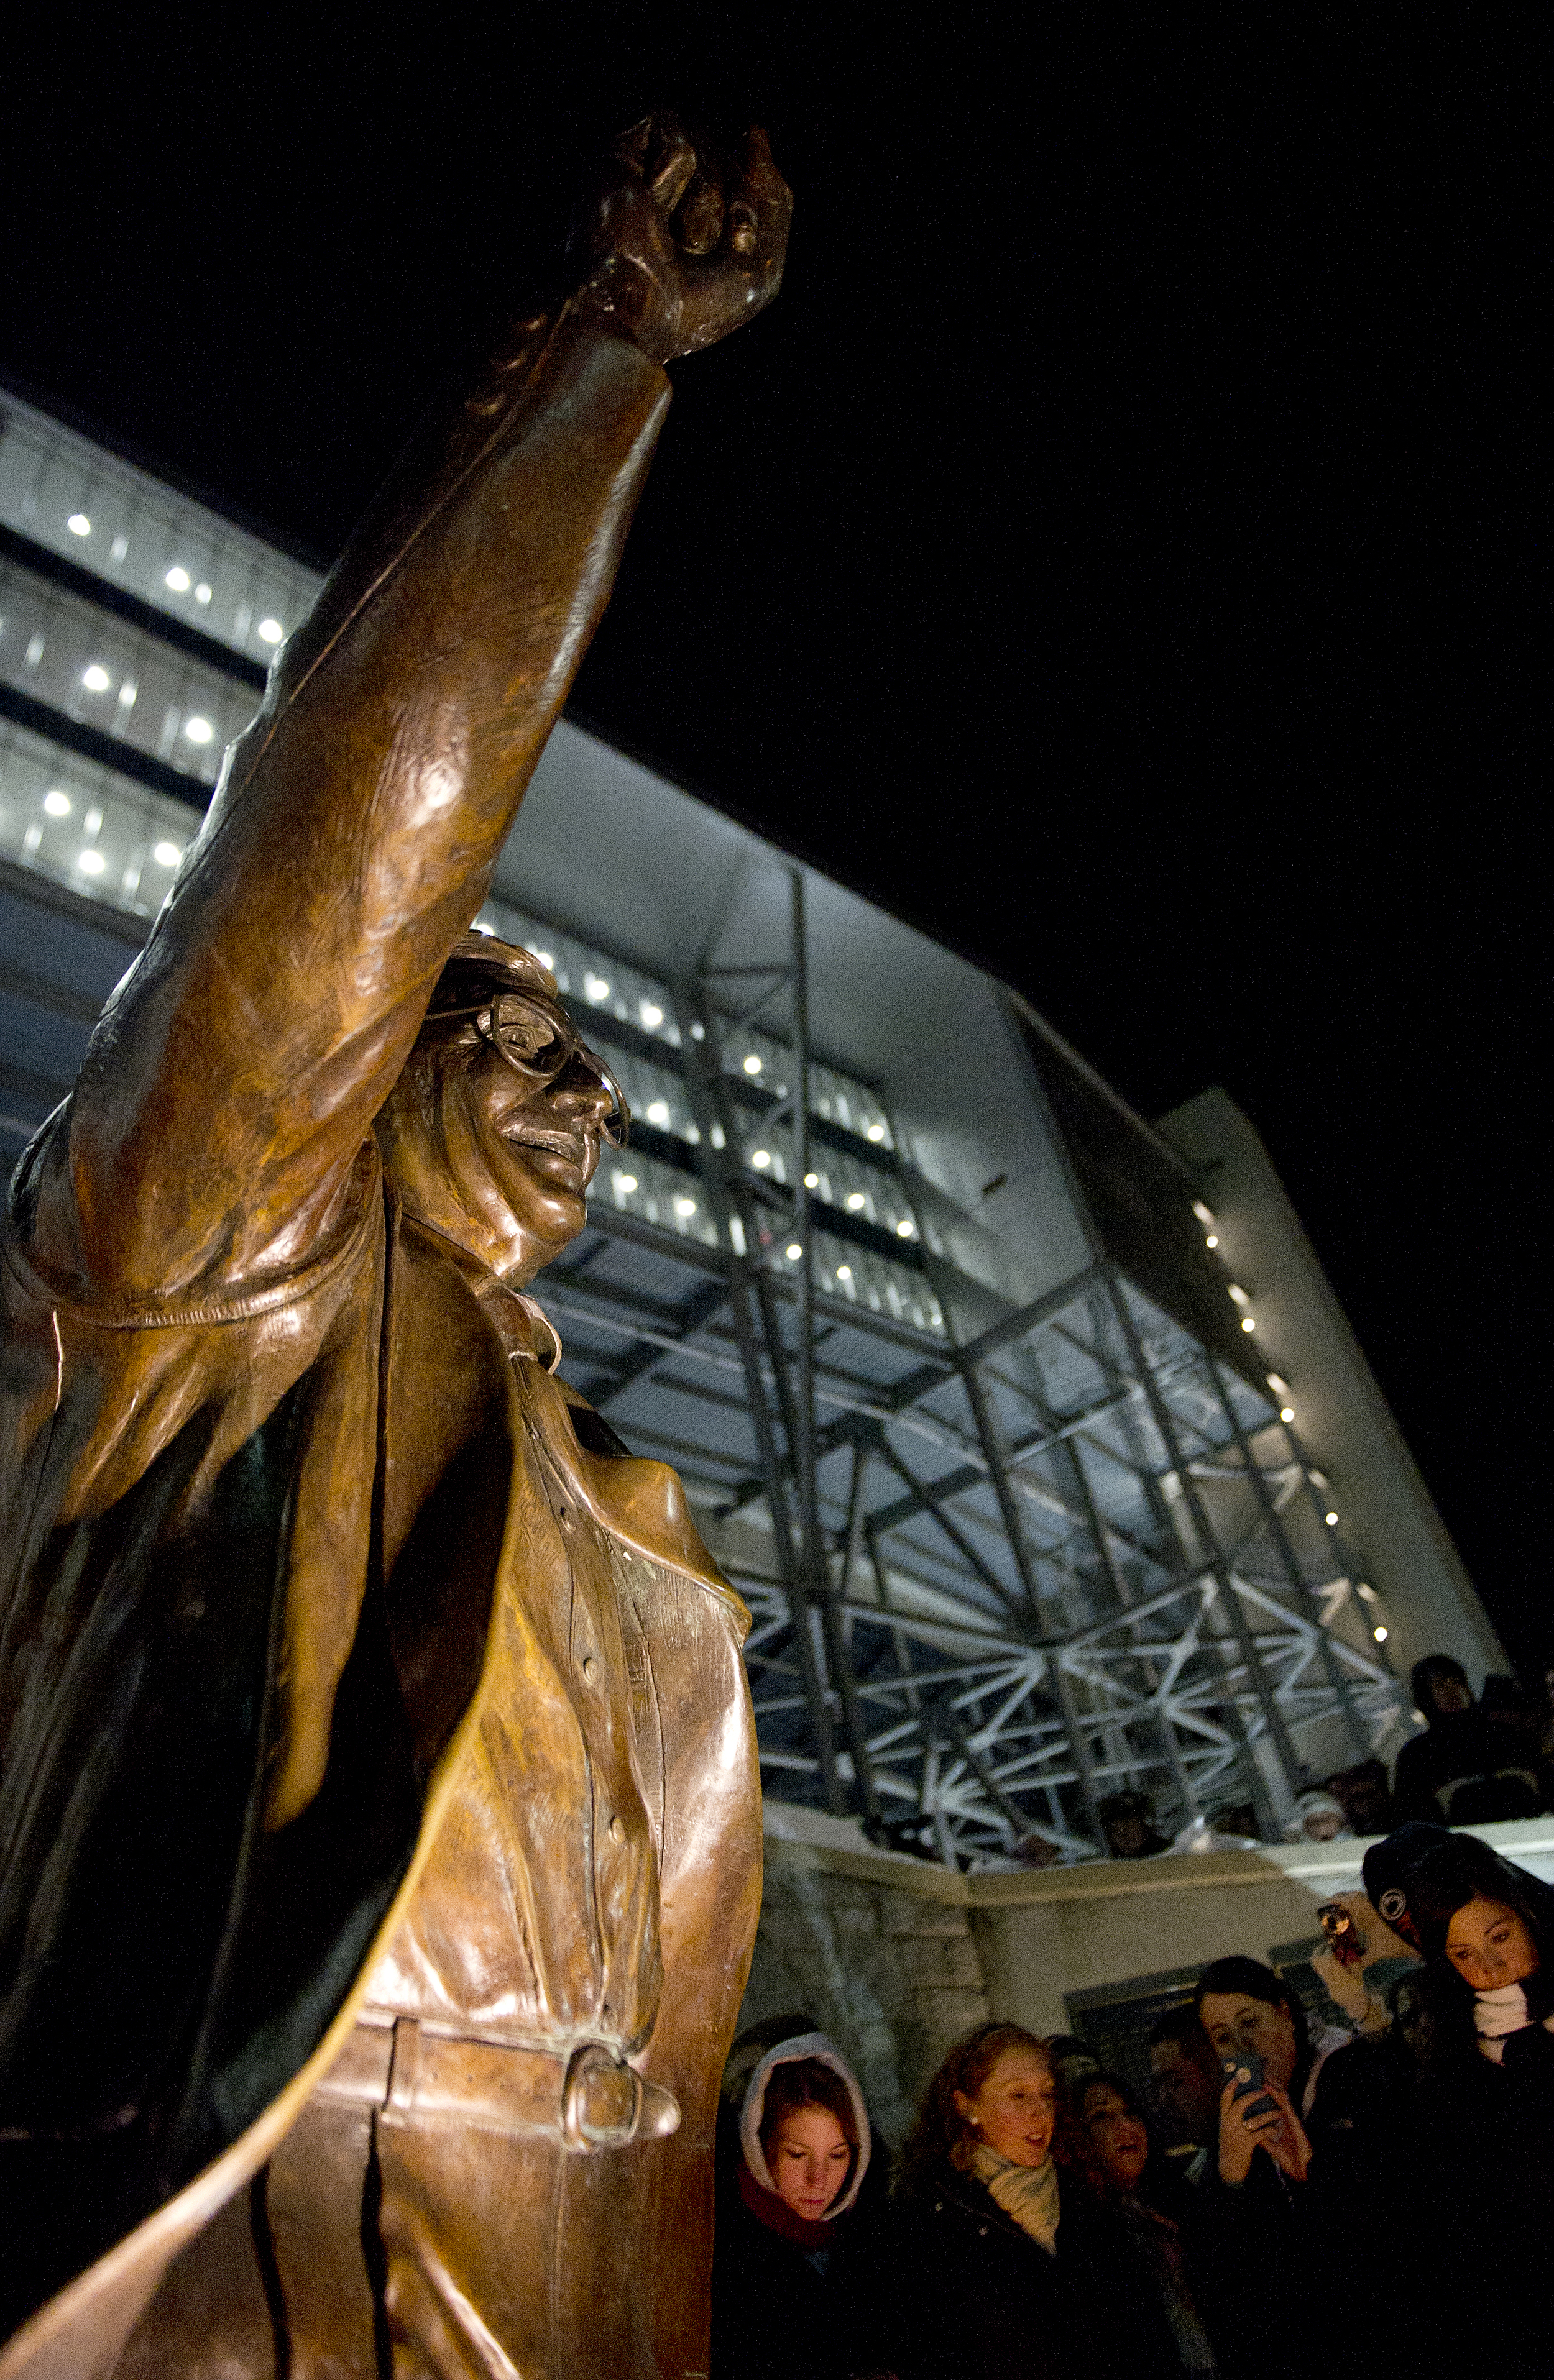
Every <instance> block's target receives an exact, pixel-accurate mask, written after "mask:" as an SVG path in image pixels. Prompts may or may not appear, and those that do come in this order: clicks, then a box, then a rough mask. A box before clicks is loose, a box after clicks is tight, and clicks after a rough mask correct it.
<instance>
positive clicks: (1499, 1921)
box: [1399, 1835, 1554, 2380]
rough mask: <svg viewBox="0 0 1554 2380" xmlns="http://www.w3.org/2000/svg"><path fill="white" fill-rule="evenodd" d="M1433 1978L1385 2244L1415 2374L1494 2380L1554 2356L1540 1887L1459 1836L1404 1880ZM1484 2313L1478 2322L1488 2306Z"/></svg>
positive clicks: (1548, 1899)
mask: <svg viewBox="0 0 1554 2380" xmlns="http://www.w3.org/2000/svg"><path fill="white" fill-rule="evenodd" d="M1407 1895H1408V1914H1409V1916H1410V1917H1411V1919H1412V1920H1413V1925H1414V1926H1415V1928H1416V1929H1417V1933H1418V1937H1419V1944H1420V1948H1421V1949H1423V1951H1424V1953H1425V1960H1426V1979H1427V1981H1428V1982H1429V1984H1430V1985H1431V1986H1432V1988H1433V1998H1434V2015H1435V2043H1434V2050H1433V2055H1432V2058H1431V2060H1430V2063H1429V2065H1428V2066H1427V2067H1426V2070H1425V2072H1424V2075H1423V2077H1422V2080H1421V2082H1420V2084H1419V2089H1418V2093H1417V2096H1416V2098H1415V2102H1414V2116H1415V2121H1414V2127H1413V2137H1412V2139H1411V2141H1410V2143H1409V2148H1408V2154H1407V2156H1406V2158H1405V2159H1404V2160H1402V2163H1403V2164H1404V2165H1406V2171H1407V2190H1406V2194H1405V2195H1404V2197H1403V2199H1402V2202H1401V2223H1400V2233H1399V2236H1400V2242H1401V2246H1402V2248H1403V2249H1404V2251H1405V2253H1407V2255H1408V2257H1409V2259H1410V2262H1411V2265H1412V2268H1413V2289H1412V2291H1411V2292H1410V2297H1411V2301H1412V2303H1413V2313H1414V2320H1415V2324H1416V2328H1417V2338H1416V2349H1417V2352H1418V2353H1419V2355H1420V2356H1421V2357H1424V2358H1425V2359H1426V2365H1425V2368H1426V2369H1438V2370H1441V2371H1447V2370H1450V2369H1455V2368H1458V2367H1459V2366H1461V2367H1462V2368H1464V2369H1466V2368H1468V2367H1469V2366H1470V2365H1472V2366H1474V2367H1476V2365H1477V2363H1478V2362H1481V2361H1482V2359H1483V2356H1484V2353H1485V2351H1486V2336H1487V2334H1486V2324H1487V2323H1488V2325H1489V2327H1490V2328H1491V2329H1492V2332H1493V2368H1494V2371H1495V2373H1496V2375H1497V2380H1523V2375H1527V2376H1528V2380H1530V2375H1532V2374H1537V2375H1538V2380H1547V2375H1548V2371H1549V2369H1550V2364H1551V2362H1554V2278H1551V2268H1550V2259H1549V2241H1550V2240H1551V2239H1554V1888H1550V1887H1549V1886H1548V1885H1547V1884H1544V1883H1543V1882H1541V1881H1540V1879H1539V1878H1538V1877H1536V1876H1529V1875H1528V1874H1527V1872H1526V1871H1525V1869H1523V1868H1519V1867H1515V1866H1513V1865H1512V1864H1511V1862H1510V1861H1509V1860H1504V1859H1501V1858H1500V1857H1499V1855H1498V1853H1496V1852H1493V1851H1491V1850H1490V1849H1489V1847H1488V1845H1487V1844H1486V1843H1481V1842H1478V1841H1476V1840H1474V1838H1473V1837H1472V1836H1468V1835H1455V1836H1451V1837H1450V1838H1449V1839H1448V1840H1446V1841H1444V1842H1442V1843H1440V1844H1438V1845H1437V1847H1436V1848H1435V1849H1434V1850H1433V1851H1431V1852H1429V1853H1428V1855H1427V1856H1426V1858H1425V1859H1424V1860H1423V1861H1422V1862H1421V1863H1420V1864H1419V1865H1418V1866H1417V1867H1415V1868H1414V1869H1413V1872H1412V1873H1411V1875H1410V1876H1409V1878H1408V1884H1407ZM1490 2309H1492V2316H1491V2314H1490V2313H1489V2312H1488V2311H1487V2310H1490Z"/></svg>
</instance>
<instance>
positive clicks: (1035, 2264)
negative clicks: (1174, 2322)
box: [895, 2023, 1181, 2380]
mask: <svg viewBox="0 0 1554 2380" xmlns="http://www.w3.org/2000/svg"><path fill="white" fill-rule="evenodd" d="M1056 2101H1057V2084H1056V2082H1055V2079H1054V2075H1053V2070H1052V2061H1051V2058H1050V2057H1049V2055H1048V2052H1047V2049H1046V2044H1045V2043H1043V2042H1041V2041H1039V2040H1038V2039H1037V2038H1036V2036H1035V2035H1034V2034H1030V2033H1027V2032H1026V2031H1025V2029H1024V2027H1023V2026H1022V2025H1018V2024H1007V2023H990V2024H981V2025H978V2026H976V2027H975V2029H974V2030H973V2032H971V2033H969V2034H966V2035H965V2036H964V2037H963V2038H962V2039H961V2041H959V2042H957V2043H956V2045H955V2046H954V2048H953V2049H951V2050H950V2052H949V2054H948V2057H947V2058H945V2059H944V2062H943V2064H942V2065H941V2066H940V2068H939V2070H938V2072H937V2073H936V2075H935V2077H934V2079H933V2081H932V2083H930V2084H929V2086H928V2090H927V2094H926V2095H925V2097H924V2103H923V2109H922V2113H921V2114H920V2116H919V2117H918V2119H917V2123H916V2125H915V2126H914V2128H913V2130H912V2135H911V2137H910V2138H909V2140H908V2142H907V2144H906V2148H905V2150H904V2151H903V2154H902V2159H901V2173H900V2180H899V2189H898V2196H897V2209H898V2228H897V2238H896V2256H895V2274H896V2294H897V2302H898V2309H899V2337H898V2342H897V2349H896V2356H897V2366H898V2369H899V2372H900V2374H902V2380H1081V2375H1084V2380H1092V2375H1094V2374H1096V2373H1111V2372H1116V2373H1126V2374H1129V2380H1176V2376H1177V2375H1179V2374H1180V2372H1181V2364H1180V2362H1179V2360H1178V2358H1177V2355H1176V2353H1175V2350H1174V2347H1173V2343H1172V2339H1171V2336H1170V2332H1169V2327H1168V2325H1167V2323H1166V2320H1165V2316H1164V2314H1163V2313H1162V2311H1161V2308H1160V2304H1159V2301H1158V2299H1157V2297H1156V2293H1155V2291H1154V2289H1152V2287H1151V2285H1150V2280H1149V2276H1148V2274H1147V2272H1146V2271H1145V2269H1144V2265H1142V2263H1141V2261H1140V2259H1139V2257H1138V2254H1137V2252H1136V2250H1135V2249H1134V2247H1133V2245H1132V2242H1131V2241H1130V2240H1129V2238H1128V2235H1127V2233H1126V2231H1125V2230H1124V2228H1123V2227H1122V2225H1121V2223H1120V2221H1119V2220H1118V2219H1117V2217H1116V2216H1115V2215H1114V2214H1113V2212H1112V2211H1111V2210H1110V2209H1109V2208H1107V2207H1106V2206H1105V2205H1103V2204H1100V2203H1099V2202H1098V2201H1097V2200H1096V2199H1095V2198H1094V2197H1093V2196H1092V2195H1091V2193H1089V2192H1086V2191H1084V2190H1083V2189H1082V2188H1080V2187H1079V2186H1077V2185H1076V2184H1072V2183H1068V2184H1066V2183H1065V2182H1064V2181H1063V2180H1062V2179H1061V2177H1060V2176H1059V2174H1058V2168H1057V2166H1056V2165H1055V2164H1054V2162H1053V2156H1052V2136H1053V2127H1054V2122H1055V2118H1056Z"/></svg>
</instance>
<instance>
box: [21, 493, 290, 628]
mask: <svg viewBox="0 0 1554 2380" xmlns="http://www.w3.org/2000/svg"><path fill="white" fill-rule="evenodd" d="M65 526H66V528H67V529H68V530H69V532H70V534H71V536H72V537H90V536H91V535H92V522H91V519H90V517H89V516H87V514H85V513H72V514H71V515H70V517H69V519H68V520H67V522H66V524H65ZM162 584H163V585H164V587H169V588H171V589H172V591H173V593H174V594H175V595H187V594H188V593H189V590H190V588H191V587H193V589H194V600H195V601H196V602H197V603H208V602H209V601H210V600H211V589H210V587H209V586H208V585H207V584H206V582H205V580H204V579H201V580H200V581H199V583H198V585H196V584H195V581H194V580H193V579H192V578H191V577H190V575H189V573H188V571H187V570H186V569H185V568H184V566H183V565H182V563H181V562H175V563H174V565H173V566H172V568H171V569H170V570H165V571H164V572H163V574H162ZM255 634H256V635H257V636H258V637H259V638H260V641H261V642H262V643H263V644H266V645H278V644H279V643H280V642H281V639H282V638H283V637H284V636H285V635H286V630H285V629H284V628H283V627H282V626H281V624H280V622H279V621H278V620H261V622H260V623H259V626H258V628H257V630H256V631H255Z"/></svg>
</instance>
